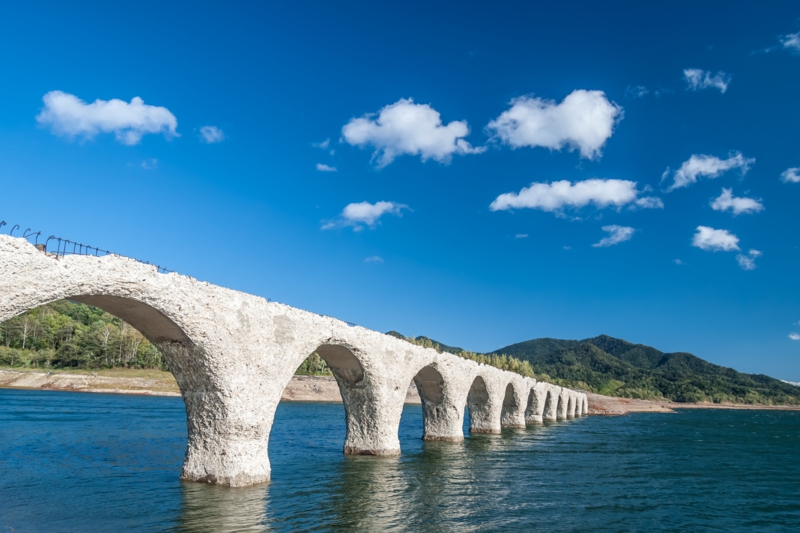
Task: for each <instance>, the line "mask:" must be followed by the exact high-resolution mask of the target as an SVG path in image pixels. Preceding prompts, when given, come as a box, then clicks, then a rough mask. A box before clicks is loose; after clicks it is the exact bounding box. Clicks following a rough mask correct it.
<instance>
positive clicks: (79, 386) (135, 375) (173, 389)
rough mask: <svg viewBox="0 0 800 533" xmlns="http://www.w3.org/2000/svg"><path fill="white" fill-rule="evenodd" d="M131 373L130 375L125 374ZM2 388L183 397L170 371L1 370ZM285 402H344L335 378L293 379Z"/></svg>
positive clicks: (413, 392)
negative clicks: (75, 371) (79, 371)
mask: <svg viewBox="0 0 800 533" xmlns="http://www.w3.org/2000/svg"><path fill="white" fill-rule="evenodd" d="M126 374H128V375H126ZM0 388H19V389H44V390H59V391H73V392H105V393H115V394H141V395H145V396H180V392H179V391H178V384H177V383H175V379H174V378H173V377H172V374H170V373H169V372H159V371H154V370H150V371H127V370H108V371H100V372H89V373H74V372H69V371H66V372H64V371H55V372H31V371H27V370H0ZM281 400H283V401H297V402H341V401H342V396H341V394H340V393H339V386H338V385H337V384H336V380H335V379H333V378H332V377H324V376H319V377H317V376H294V377H293V378H292V381H290V382H289V385H288V386H287V387H286V389H285V390H284V391H283V396H282V397H281ZM406 403H417V404H418V403H420V398H419V394H418V393H417V389H416V387H413V386H409V389H408V393H407V395H406Z"/></svg>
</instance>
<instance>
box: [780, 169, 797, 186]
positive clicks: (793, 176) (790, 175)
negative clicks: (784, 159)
mask: <svg viewBox="0 0 800 533" xmlns="http://www.w3.org/2000/svg"><path fill="white" fill-rule="evenodd" d="M781 181H782V182H784V183H800V167H792V168H787V169H786V170H784V171H783V172H781Z"/></svg>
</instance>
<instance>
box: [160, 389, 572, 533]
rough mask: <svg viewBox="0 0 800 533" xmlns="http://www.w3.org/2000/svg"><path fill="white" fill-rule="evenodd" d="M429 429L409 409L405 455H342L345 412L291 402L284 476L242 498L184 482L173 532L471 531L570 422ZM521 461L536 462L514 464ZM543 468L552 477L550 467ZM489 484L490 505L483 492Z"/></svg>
mask: <svg viewBox="0 0 800 533" xmlns="http://www.w3.org/2000/svg"><path fill="white" fill-rule="evenodd" d="M466 418H468V417H466ZM422 424H423V416H422V409H421V407H420V406H419V405H407V406H406V407H405V409H404V412H403V417H402V421H401V425H400V438H401V440H402V441H403V443H404V444H403V445H404V447H405V449H406V450H407V452H406V453H405V454H404V455H402V456H399V457H392V458H386V457H383V458H380V457H370V456H342V455H341V454H340V453H339V448H338V443H339V442H340V439H341V438H342V436H343V435H344V432H345V424H344V413H343V409H342V406H341V405H339V404H313V403H312V404H306V403H283V404H281V406H280V408H279V409H278V412H277V415H276V420H275V429H274V431H275V433H276V436H277V435H279V436H280V442H281V443H283V444H282V445H281V446H280V447H279V448H278V449H276V450H274V451H275V456H274V461H273V467H274V469H275V471H276V472H279V473H280V476H277V477H276V479H274V480H273V481H272V482H271V483H269V484H264V485H257V486H253V487H246V488H240V489H236V490H232V489H229V488H226V487H219V486H209V485H202V484H196V483H185V482H184V483H182V489H183V493H182V497H183V502H182V513H181V518H180V519H179V520H178V521H177V525H176V527H175V528H174V529H173V531H181V532H186V533H206V532H209V533H210V532H233V531H270V530H278V531H317V530H348V531H350V530H352V531H426V532H429V531H430V532H439V531H441V532H445V531H452V530H453V529H459V528H460V527H463V528H464V529H470V528H471V527H474V526H475V523H476V522H475V520H476V513H477V514H478V515H480V514H481V513H491V510H492V508H493V501H494V502H498V501H506V502H508V501H511V500H512V499H513V498H515V495H514V491H515V490H517V489H516V488H515V486H514V484H513V483H509V482H508V480H509V471H508V468H519V467H520V466H521V465H524V464H525V463H526V462H527V463H528V464H529V465H530V464H531V457H532V456H533V457H535V453H536V452H535V448H536V442H541V443H546V442H547V441H554V440H555V439H556V433H558V431H557V430H558V426H559V425H563V424H565V423H563V422H560V423H553V424H545V425H542V426H537V427H535V428H529V429H509V430H506V431H504V432H503V433H502V434H499V435H498V434H479V435H474V436H471V437H469V438H467V439H466V440H464V442H462V443H451V442H439V441H422V440H420V438H419V434H420V431H421V427H422ZM467 424H469V422H468V421H466V422H465V425H467ZM554 430H556V431H554ZM521 442H526V443H527V446H525V448H524V449H521V448H520V446H519V445H520V444H521ZM518 453H522V454H524V455H525V456H526V460H525V461H522V462H512V461H513V457H512V456H513V455H515V454H518ZM509 454H511V455H512V456H510V455H509ZM498 459H500V461H499V462H498ZM492 463H494V467H490V466H489V465H490V464H492ZM498 466H499V468H498ZM539 467H540V468H546V465H545V461H544V460H542V463H541V464H540V465H539ZM539 474H540V475H541V474H542V472H539ZM487 484H488V485H491V486H492V487H493V489H492V496H491V498H490V499H487V497H486V491H485V490H484V489H483V488H481V487H482V486H486V485H487ZM287 502H292V503H287ZM299 502H303V503H300V505H298V503H299ZM303 505H306V507H303Z"/></svg>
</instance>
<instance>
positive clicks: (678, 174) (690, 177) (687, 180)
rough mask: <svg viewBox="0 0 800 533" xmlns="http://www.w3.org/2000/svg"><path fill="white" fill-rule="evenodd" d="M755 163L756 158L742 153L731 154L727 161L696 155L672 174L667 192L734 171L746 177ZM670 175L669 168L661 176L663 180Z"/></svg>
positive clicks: (710, 156)
mask: <svg viewBox="0 0 800 533" xmlns="http://www.w3.org/2000/svg"><path fill="white" fill-rule="evenodd" d="M755 162H756V160H755V159H754V158H747V157H744V156H743V155H742V154H741V152H731V154H730V155H729V157H728V158H727V159H720V158H719V157H715V156H712V155H702V154H695V155H692V156H691V157H690V158H689V159H688V160H686V161H684V162H683V163H682V164H681V166H680V168H679V169H678V170H676V171H675V172H674V173H672V179H673V181H672V185H670V186H669V187H668V188H667V191H668V192H669V191H674V190H675V189H680V188H683V187H688V186H689V185H692V184H694V183H697V180H698V179H699V178H710V179H714V178H718V177H720V176H721V175H722V174H724V173H725V172H727V171H729V170H733V169H739V170H740V171H741V173H742V175H745V174H747V171H748V170H750V165H752V164H753V163H755ZM670 173H671V171H670V169H669V167H668V168H667V170H665V171H664V173H663V174H662V175H661V179H662V180H665V179H667V178H668V177H669V175H670Z"/></svg>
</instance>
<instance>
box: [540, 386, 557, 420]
mask: <svg viewBox="0 0 800 533" xmlns="http://www.w3.org/2000/svg"><path fill="white" fill-rule="evenodd" d="M542 412H543V418H544V420H545V421H550V422H552V421H554V420H556V417H557V415H556V401H555V397H554V395H553V393H552V392H551V391H547V394H546V395H545V398H544V410H543V411H542Z"/></svg>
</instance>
